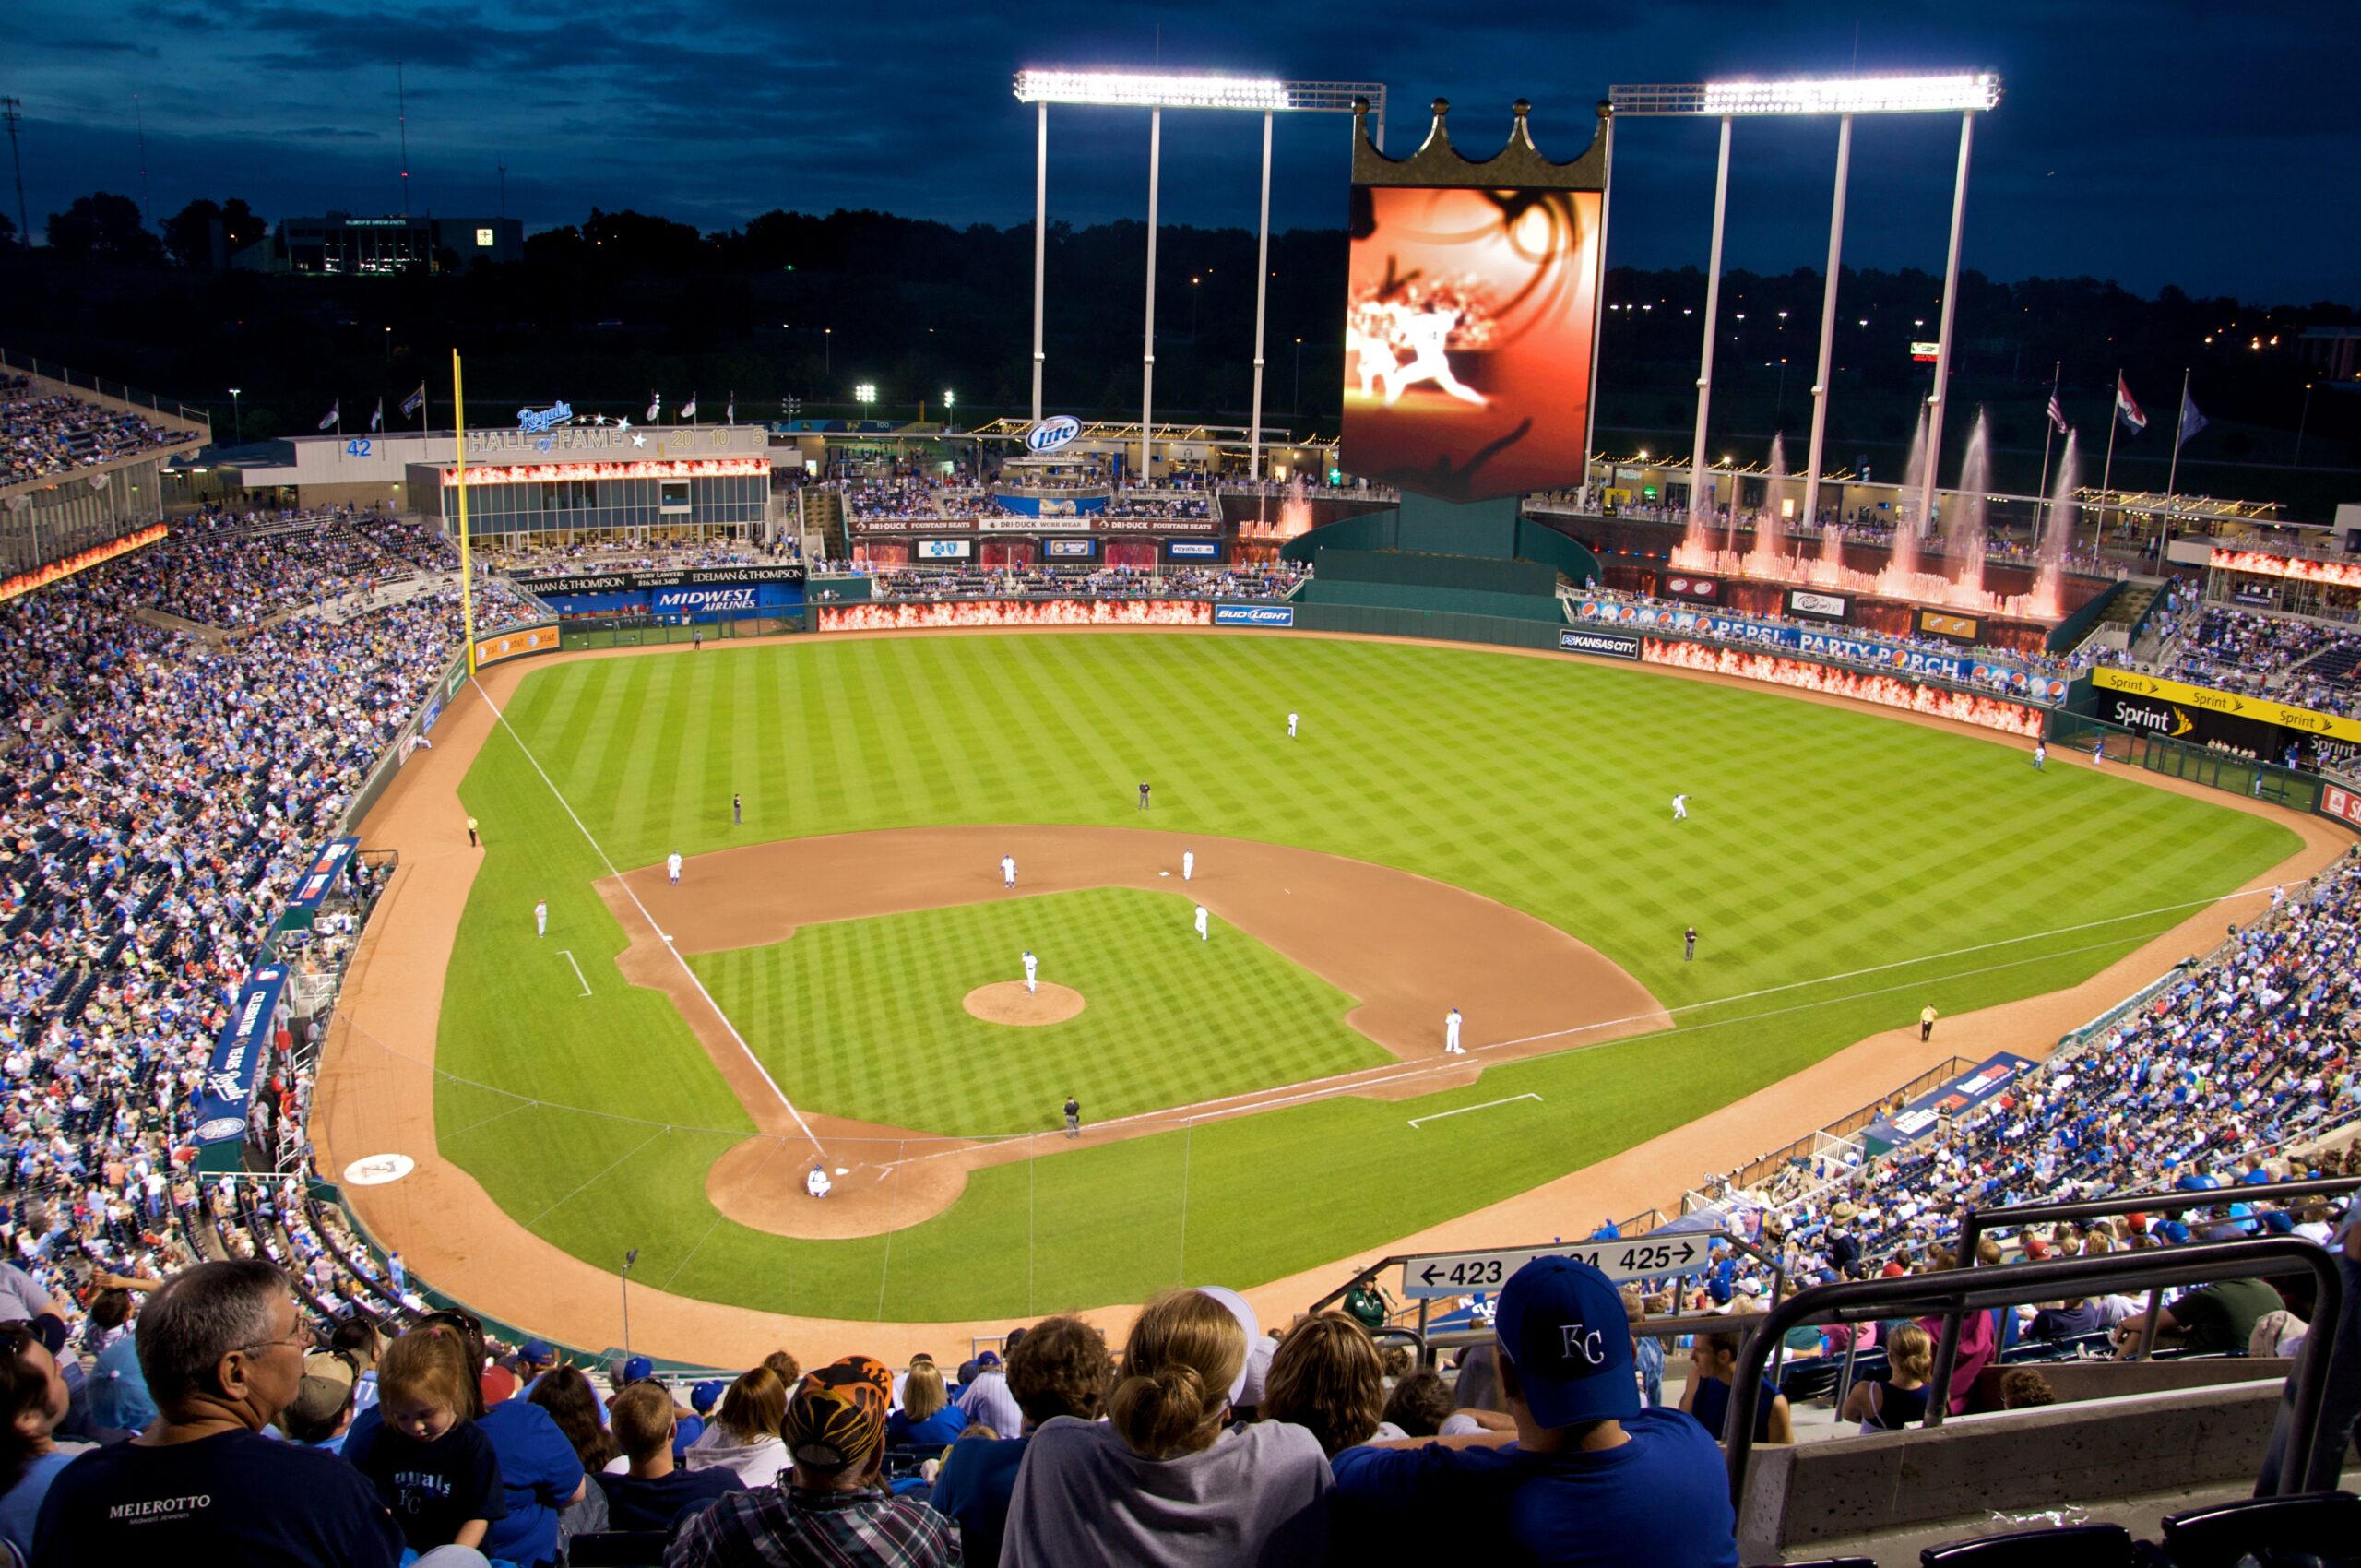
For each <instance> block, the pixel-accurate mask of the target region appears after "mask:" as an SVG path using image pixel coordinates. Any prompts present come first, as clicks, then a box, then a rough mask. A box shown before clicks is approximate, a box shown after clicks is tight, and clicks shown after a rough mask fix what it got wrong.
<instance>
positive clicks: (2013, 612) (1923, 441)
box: [1672, 410, 2073, 621]
mask: <svg viewBox="0 0 2361 1568" xmlns="http://www.w3.org/2000/svg"><path fill="white" fill-rule="evenodd" d="M1991 453H1992V447H1991V436H1990V431H1989V426H1988V425H1987V422H1986V419H1985V416H1984V415H1983V414H1982V413H1981V412H1980V411H1979V412H1978V414H1977V416H1976V421H1975V428H1974V429H1973V430H1972V431H1970V432H1969V434H1968V442H1967V452H1966V457H1965V459H1964V462H1963V463H1962V465H1961V471H1960V480H1959V488H1958V489H1957V490H1955V491H1953V492H1952V493H1950V494H1949V495H1948V496H1947V497H1946V499H1945V504H1944V505H1941V506H1940V507H1939V508H1937V513H1938V517H1939V518H1940V523H1941V532H1940V535H1935V534H1932V533H1930V531H1929V529H1928V519H1926V518H1921V517H1915V516H1914V515H1913V513H1914V511H1915V509H1916V506H1917V502H1918V496H1919V495H1920V493H1922V491H1923V488H1924V484H1925V477H1926V472H1927V468H1926V465H1927V464H1928V462H1930V461H1932V460H1933V458H1932V457H1931V456H1930V455H1929V454H1928V451H1927V424H1926V416H1925V413H1924V410H1921V412H1920V416H1919V422H1918V427H1917V429H1916V432H1914V433H1913V434H1912V436H1911V442H1910V457H1909V461H1908V463H1907V465H1906V466H1905V469H1904V481H1903V493H1902V500H1901V508H1900V510H1899V511H1898V512H1897V514H1896V521H1895V526H1894V530H1893V535H1892V540H1891V542H1890V545H1889V552H1888V556H1887V560H1886V564H1885V565H1884V566H1883V567H1882V568H1881V569H1880V570H1879V571H1875V572H1867V571H1862V570H1860V569H1859V568H1857V567H1853V566H1847V565H1846V564H1845V555H1844V549H1845V540H1844V533H1843V529H1841V527H1839V526H1836V525H1833V524H1832V525H1829V526H1826V527H1823V528H1821V540H1820V550H1819V552H1817V553H1816V554H1814V553H1810V552H1799V553H1796V554H1789V553H1788V552H1787V544H1786V540H1787V537H1788V534H1789V532H1790V529H1789V528H1788V526H1787V523H1786V518H1785V516H1784V514H1783V510H1782V506H1781V503H1782V502H1783V501H1784V500H1785V499H1786V490H1787V486H1788V483H1789V481H1788V476H1787V473H1786V452H1785V448H1784V447H1783V445H1781V443H1780V442H1779V441H1778V440H1777V438H1775V437H1774V439H1773V442H1772V446H1771V474H1770V478H1769V480H1768V481H1767V482H1766V483H1765V485H1764V505H1763V507H1762V511H1761V512H1760V513H1758V514H1757V515H1756V517H1755V519H1754V540H1753V544H1752V547H1751V548H1750V549H1749V550H1746V551H1744V552H1741V551H1739V550H1738V549H1736V548H1731V549H1726V550H1723V549H1716V548H1714V545H1713V543H1712V541H1711V540H1710V539H1709V537H1708V528H1707V510H1706V508H1705V507H1703V505H1699V504H1696V503H1692V504H1691V509H1690V517H1689V531H1688V535H1687V537H1686V538H1685V539H1684V540H1683V541H1682V542H1681V544H1680V546H1679V548H1678V549H1676V550H1675V551H1674V552H1672V564H1673V566H1675V567H1676V568H1678V569H1679V570H1681V571H1687V572H1705V573H1714V574H1716V575H1719V576H1725V577H1751V578H1754V579H1756V580H1759V581H1765V582H1777V583H1791V584H1794V585H1796V586H1797V587H1810V588H1828V589H1831V590H1833V591H1837V592H1845V593H1853V594H1858V595H1862V596H1864V597H1868V598H1873V599H1885V600H1901V601H1904V602H1906V603H1911V604H1924V605H1933V606H1939V607H1941V608H1945V609H1957V610H1964V611H1971V612H1976V613H1979V614H1986V615H1997V616H2001V617H2005V618H2013V619H2022V620H2039V621H2055V620H2056V619H2057V618H2058V616H2059V615H2060V614H2061V613H2063V597H2062V596H2063V586H2064V574H2065V557H2066V541H2067V540H2069V539H2070V537H2071V533H2070V530H2071V528H2072V523H2071V520H2070V519H2071V517H2072V505H2071V496H2072V486H2071V482H2070V481H2071V479H2072V475H2071V472H2070V469H2067V470H2061V471H2060V476H2059V481H2060V483H2061V485H2064V486H2065V488H2063V489H2061V490H2060V491H2059V492H2058V493H2059V494H2060V495H2061V496H2063V497H2066V498H2067V501H2066V504H2065V505H2064V506H2063V507H2061V508H2053V510H2052V514H2051V516H2052V518H2053V523H2052V527H2051V528H2050V529H2047V530H2045V531H2044V532H2043V534H2042V536H2041V539H2040V540H2039V546H2040V555H2039V560H2040V567H2041V576H2040V578H2039V581H2038V583H2037V584H2036V586H2035V588H2034V590H2033V591H2032V592H2030V593H2023V594H2000V593H1995V592H1993V591H1991V590H1989V589H1987V588H1986V587H1985V586H1984V575H1985V574H1984V562H1985V556H1986V553H1987V549H1988V541H1987V534H1986V531H1985V530H1986V523H1987V517H1986V508H1987V500H1988V497H1989V494H1990V491H1991V484H1992V457H1991ZM2067 461H2068V463H2069V465H2071V463H2072V461H2073V457H2072V452H2071V445H2069V452H2068V457H2067ZM2060 510H2062V511H2063V512H2064V513H2065V514H2066V516H2067V517H2068V519H2069V520H2068V523H2067V525H2066V526H2067V529H2068V530H2069V531H2068V532H2066V533H2059V532H2058V530H2057V528H2056V525H2055V521H2054V519H2055V517H2057V515H2058V511H2060ZM1733 518H1734V521H1733V525H1732V529H1731V535H1730V538H1729V540H1728V542H1729V543H1730V544H1731V545H1732V546H1733V547H1735V545H1736V544H1737V542H1738V540H1737V537H1736V532H1737V529H1736V523H1735V511H1734V512H1733ZM1797 524H1798V526H1799V527H1801V528H1804V529H1809V528H1812V527H1815V526H1818V524H1817V521H1816V519H1812V518H1800V519H1797ZM1929 543H1930V544H1933V545H1934V546H1935V550H1934V551H1931V552H1930V551H1928V550H1926V549H1924V548H1923V545H1924V544H1929ZM1929 568H1931V569H1929Z"/></svg>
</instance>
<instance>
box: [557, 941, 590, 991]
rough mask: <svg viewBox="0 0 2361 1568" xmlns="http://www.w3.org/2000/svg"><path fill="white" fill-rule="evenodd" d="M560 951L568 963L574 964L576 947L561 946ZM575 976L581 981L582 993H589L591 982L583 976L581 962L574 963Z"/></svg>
mask: <svg viewBox="0 0 2361 1568" xmlns="http://www.w3.org/2000/svg"><path fill="white" fill-rule="evenodd" d="M558 952H559V953H561V954H562V955H564V958H565V961H566V962H567V963H569V964H574V949H572V948H571V947H561V948H559V949H558ZM574 978H575V980H576V981H577V982H579V983H580V985H581V987H582V994H583V995H585V996H587V995H589V994H590V982H589V981H588V980H584V979H583V978H582V966H581V965H579V964H574Z"/></svg>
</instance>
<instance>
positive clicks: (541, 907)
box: [533, 898, 550, 936]
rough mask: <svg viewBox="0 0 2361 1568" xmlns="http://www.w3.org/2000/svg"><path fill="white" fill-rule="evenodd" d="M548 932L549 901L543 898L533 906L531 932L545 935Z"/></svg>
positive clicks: (536, 934)
mask: <svg viewBox="0 0 2361 1568" xmlns="http://www.w3.org/2000/svg"><path fill="white" fill-rule="evenodd" d="M549 933H550V901H549V900H548V899H546V898H543V899H540V901H538V902H537V903H535V904H534V906H533V934H534V935H535V936H547V935H548V934H549Z"/></svg>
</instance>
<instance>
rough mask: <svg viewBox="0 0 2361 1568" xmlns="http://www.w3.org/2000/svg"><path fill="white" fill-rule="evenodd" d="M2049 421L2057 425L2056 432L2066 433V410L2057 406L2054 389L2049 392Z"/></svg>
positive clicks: (2056, 395) (2056, 396)
mask: <svg viewBox="0 0 2361 1568" xmlns="http://www.w3.org/2000/svg"><path fill="white" fill-rule="evenodd" d="M2049 422H2050V423H2052V424H2054V425H2056V426H2057V427H2058V434H2060V435H2063V434H2066V410H2064V409H2061V408H2059V407H2058V393H2057V392H2056V390H2055V389H2053V390H2052V391H2051V392H2050V394H2049Z"/></svg>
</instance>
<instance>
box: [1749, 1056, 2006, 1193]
mask: <svg viewBox="0 0 2361 1568" xmlns="http://www.w3.org/2000/svg"><path fill="white" fill-rule="evenodd" d="M1974 1069H1975V1063H1973V1062H1971V1061H1969V1060H1968V1059H1967V1058H1966V1057H1964V1056H1953V1057H1952V1058H1950V1059H1949V1060H1948V1061H1945V1062H1944V1063H1942V1064H1941V1065H1940V1066H1936V1067H1929V1068H1928V1069H1927V1071H1925V1072H1923V1073H1921V1074H1919V1075H1917V1076H1916V1077H1915V1078H1913V1079H1911V1080H1910V1081H1909V1082H1908V1083H1906V1084H1904V1085H1903V1086H1902V1087H1899V1088H1897V1089H1894V1090H1892V1092H1891V1093H1889V1094H1887V1095H1886V1096H1884V1097H1883V1098H1882V1099H1873V1100H1871V1101H1870V1102H1869V1104H1867V1105H1864V1106H1862V1107H1861V1108H1859V1109H1858V1110H1857V1111H1847V1112H1846V1113H1845V1114H1844V1115H1842V1116H1840V1117H1838V1118H1837V1119H1836V1120H1835V1121H1833V1122H1831V1123H1828V1125H1826V1126H1825V1127H1822V1128H1821V1129H1820V1131H1818V1132H1817V1133H1807V1134H1804V1135H1803V1136H1802V1137H1800V1138H1797V1140H1796V1141H1795V1142H1794V1143H1791V1144H1789V1145H1788V1146H1786V1147H1785V1148H1778V1149H1773V1150H1772V1151H1771V1152H1770V1153H1769V1154H1764V1155H1757V1156H1756V1157H1755V1158H1752V1159H1751V1160H1749V1161H1748V1162H1747V1163H1746V1164H1744V1165H1742V1166H1740V1167H1738V1170H1734V1171H1732V1172H1731V1173H1730V1175H1729V1177H1728V1178H1727V1180H1728V1182H1729V1184H1730V1186H1731V1187H1733V1188H1735V1189H1738V1190H1739V1191H1745V1190H1747V1189H1750V1188H1751V1187H1753V1186H1755V1185H1756V1184H1757V1183H1759V1182H1762V1180H1763V1179H1764V1178H1766V1177H1768V1176H1771V1175H1773V1174H1774V1173H1776V1172H1777V1171H1778V1170H1780V1169H1781V1168H1782V1167H1783V1166H1785V1165H1786V1163H1787V1162H1788V1161H1789V1160H1791V1159H1794V1158H1796V1157H1797V1156H1798V1155H1804V1156H1809V1155H1810V1154H1811V1153H1813V1152H1814V1151H1815V1150H1817V1149H1818V1148H1819V1147H1820V1146H1821V1139H1822V1138H1824V1137H1825V1138H1843V1137H1845V1136H1846V1135H1847V1134H1853V1133H1857V1132H1859V1131H1860V1130H1861V1129H1862V1128H1864V1127H1866V1126H1868V1125H1869V1123H1872V1122H1874V1121H1876V1120H1877V1119H1878V1118H1879V1117H1880V1116H1882V1115H1884V1114H1885V1108H1886V1107H1887V1105H1889V1104H1890V1103H1892V1101H1893V1100H1895V1099H1903V1100H1913V1099H1917V1098H1918V1097H1919V1096H1920V1095H1922V1094H1925V1093H1926V1092H1927V1091H1928V1090H1929V1089H1932V1088H1934V1087H1937V1086H1939V1085H1941V1084H1946V1083H1949V1082H1950V1081H1951V1080H1952V1079H1953V1078H1955V1077H1958V1076H1959V1075H1961V1074H1962V1073H1965V1072H1971V1071H1973V1070H1974Z"/></svg>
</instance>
